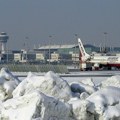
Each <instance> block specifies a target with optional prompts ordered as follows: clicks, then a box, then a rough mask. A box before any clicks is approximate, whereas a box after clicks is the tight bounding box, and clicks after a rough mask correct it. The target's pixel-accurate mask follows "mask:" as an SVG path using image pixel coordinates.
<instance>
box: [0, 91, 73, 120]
mask: <svg viewBox="0 0 120 120" xmlns="http://www.w3.org/2000/svg"><path fill="white" fill-rule="evenodd" d="M0 117H1V118H0V119H2V120H4V119H6V120H33V119H34V120H75V119H73V118H72V111H71V106H70V105H69V104H67V103H63V102H61V101H59V100H58V99H55V98H53V97H48V96H46V95H44V94H43V93H41V92H39V91H34V92H33V93H30V94H26V95H24V96H20V97H18V98H14V99H10V100H7V101H6V102H4V103H3V108H2V111H1V116H0Z"/></svg>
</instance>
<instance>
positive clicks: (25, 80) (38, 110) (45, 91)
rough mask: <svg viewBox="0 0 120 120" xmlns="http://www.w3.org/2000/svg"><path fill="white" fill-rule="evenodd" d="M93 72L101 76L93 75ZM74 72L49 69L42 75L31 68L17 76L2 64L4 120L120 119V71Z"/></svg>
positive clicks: (0, 94)
mask: <svg viewBox="0 0 120 120" xmlns="http://www.w3.org/2000/svg"><path fill="white" fill-rule="evenodd" d="M75 74H76V75H77V77H75ZM91 74H94V75H97V77H96V76H95V77H93V75H92V77H91V76H90V77H89V75H91ZM98 74H99V75H100V76H101V75H102V74H103V75H105V74H107V75H110V76H111V77H108V76H107V77H102V76H101V77H98ZM70 75H73V73H71V74H70ZM78 75H84V77H79V76H78ZM85 75H86V76H87V77H85ZM73 76H74V77H72V76H70V77H68V76H67V77H66V75H64V76H63V77H60V76H59V74H56V73H54V72H52V71H49V72H48V73H45V74H42V75H36V74H34V73H31V72H29V73H27V76H26V77H20V78H17V77H15V74H13V73H11V72H10V71H9V70H8V69H6V68H2V69H1V72H0V120H120V75H119V71H117V72H114V71H110V72H109V71H106V72H105V71H100V72H95V71H94V72H93V73H92V72H80V73H74V75H73Z"/></svg>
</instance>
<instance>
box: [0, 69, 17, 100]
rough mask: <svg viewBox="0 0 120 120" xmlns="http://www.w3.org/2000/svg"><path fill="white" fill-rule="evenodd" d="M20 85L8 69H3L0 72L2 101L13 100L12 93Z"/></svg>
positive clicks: (0, 96) (0, 95) (0, 97)
mask: <svg viewBox="0 0 120 120" xmlns="http://www.w3.org/2000/svg"><path fill="white" fill-rule="evenodd" d="M18 84H19V80H18V79H17V78H16V77H15V76H14V75H13V74H12V73H11V72H10V71H9V70H8V69H7V68H2V69H1V71H0V100H2V101H4V100H6V99H8V98H11V97H12V92H13V90H14V89H15V88H16V87H17V85H18Z"/></svg>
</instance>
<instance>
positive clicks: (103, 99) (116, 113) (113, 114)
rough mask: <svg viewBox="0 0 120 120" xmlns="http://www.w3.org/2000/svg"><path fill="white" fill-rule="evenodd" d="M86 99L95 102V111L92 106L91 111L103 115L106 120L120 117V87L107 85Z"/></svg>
mask: <svg viewBox="0 0 120 120" xmlns="http://www.w3.org/2000/svg"><path fill="white" fill-rule="evenodd" d="M86 100H88V101H89V102H91V103H92V104H93V105H92V106H93V108H94V111H92V109H91V108H90V109H88V111H89V112H91V113H94V114H96V113H97V114H99V115H101V116H102V117H103V118H104V120H109V119H111V120H113V119H115V118H119V119H120V88H117V87H110V86H109V87H106V88H104V89H101V90H99V91H97V92H95V93H93V94H92V95H90V96H89V97H88V98H87V99H86ZM108 118H109V119H108Z"/></svg>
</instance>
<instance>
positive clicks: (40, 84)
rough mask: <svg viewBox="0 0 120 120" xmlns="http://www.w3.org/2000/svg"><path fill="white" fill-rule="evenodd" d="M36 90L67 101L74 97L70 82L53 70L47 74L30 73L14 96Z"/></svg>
mask: <svg viewBox="0 0 120 120" xmlns="http://www.w3.org/2000/svg"><path fill="white" fill-rule="evenodd" d="M34 90H38V91H41V92H43V93H44V94H46V95H49V96H54V97H56V98H59V99H62V100H65V101H68V100H69V99H70V98H71V97H72V92H71V89H70V87H69V84H68V83H67V82H66V81H65V80H63V79H62V78H60V77H59V76H58V75H57V74H55V73H54V72H51V71H50V72H48V73H47V74H45V76H37V75H33V74H32V73H29V74H28V76H27V78H26V79H25V80H23V81H22V82H21V83H20V84H19V85H18V87H17V88H16V89H15V90H14V91H13V97H18V96H21V95H24V94H29V93H31V92H32V91H34Z"/></svg>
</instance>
